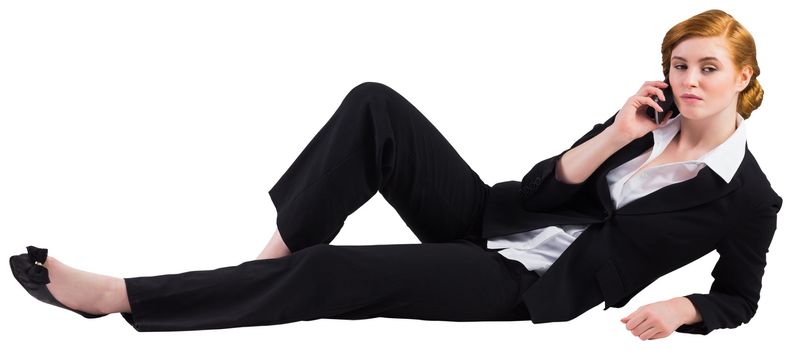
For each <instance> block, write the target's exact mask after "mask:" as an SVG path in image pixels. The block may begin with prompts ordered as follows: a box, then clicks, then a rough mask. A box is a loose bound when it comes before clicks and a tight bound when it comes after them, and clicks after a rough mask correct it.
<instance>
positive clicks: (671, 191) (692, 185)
mask: <svg viewBox="0 0 792 350" xmlns="http://www.w3.org/2000/svg"><path fill="white" fill-rule="evenodd" d="M653 146H654V135H653V134H652V133H651V132H649V133H647V134H646V135H644V136H643V137H641V138H638V139H636V140H634V141H633V142H631V143H630V144H628V145H627V146H625V147H623V148H622V149H621V150H619V151H618V152H616V153H615V154H614V155H613V156H611V157H610V158H608V160H606V161H605V163H604V164H603V165H602V166H601V167H600V170H599V173H598V175H597V178H596V179H597V180H596V190H597V196H598V197H599V200H600V203H601V204H602V206H603V208H607V210H608V212H612V211H614V210H615V207H614V206H613V200H612V198H611V194H610V189H609V188H608V180H607V178H606V175H607V174H608V172H609V171H611V170H612V169H614V168H616V167H617V166H619V165H621V164H624V163H625V162H627V161H629V160H631V159H633V158H635V157H637V156H639V155H641V154H642V153H643V152H645V151H646V150H647V149H649V148H651V147H653ZM747 154H748V152H746V155H747ZM739 172H740V170H739V169H738V170H737V173H739ZM737 175H738V174H735V175H734V177H733V178H732V181H731V182H730V183H726V182H725V181H723V179H722V178H721V177H720V176H719V175H718V174H716V173H715V172H714V171H713V170H712V169H711V168H710V167H708V166H705V167H704V168H702V169H701V170H700V171H699V172H698V174H697V175H696V176H695V177H694V178H692V179H688V180H685V181H682V182H678V183H675V184H671V185H668V186H665V187H663V188H661V189H659V190H657V191H654V192H652V193H649V194H647V195H646V196H643V197H641V198H638V199H636V200H634V201H632V202H630V203H628V204H626V205H625V206H623V207H621V208H620V209H618V211H619V214H624V215H637V214H649V213H657V212H667V211H677V210H682V209H685V208H689V207H692V206H695V205H699V204H703V203H707V202H710V201H712V200H715V199H717V198H720V197H722V196H725V195H727V194H728V193H730V192H732V191H734V190H736V189H738V188H739V187H740V186H741V185H742V181H741V180H740V177H739V176H737Z"/></svg>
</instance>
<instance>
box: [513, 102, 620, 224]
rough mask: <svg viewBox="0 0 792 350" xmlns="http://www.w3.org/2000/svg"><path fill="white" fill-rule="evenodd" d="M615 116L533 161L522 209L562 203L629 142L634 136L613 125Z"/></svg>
mask: <svg viewBox="0 0 792 350" xmlns="http://www.w3.org/2000/svg"><path fill="white" fill-rule="evenodd" d="M617 114H618V112H617ZM615 118H616V114H614V115H613V116H612V117H610V118H609V119H608V120H606V121H605V122H603V123H600V124H597V125H594V127H593V128H592V129H591V131H589V132H588V133H586V134H585V135H583V137H581V138H580V139H579V140H577V141H575V143H574V144H572V147H570V148H569V149H566V150H564V151H563V152H561V153H560V154H557V155H555V156H552V157H550V158H547V159H545V160H543V161H541V162H539V163H537V164H536V165H534V167H533V168H532V169H531V170H530V171H528V173H527V174H525V176H524V177H523V179H522V186H521V187H520V198H521V203H522V207H523V209H525V210H528V211H543V210H548V209H552V208H555V207H558V206H559V205H561V204H563V203H564V202H566V201H567V200H568V199H569V198H571V197H572V195H574V194H575V193H576V192H577V191H578V190H580V188H581V187H582V186H583V182H585V180H586V179H588V177H589V176H590V175H591V174H592V173H593V172H594V171H595V170H596V169H597V168H599V166H600V165H602V163H603V162H604V161H605V160H606V159H608V158H609V157H610V156H611V155H613V153H615V152H616V151H618V150H619V149H621V148H622V147H624V146H625V145H627V144H628V143H629V141H631V140H627V139H626V138H624V137H622V136H621V135H619V134H618V133H617V132H615V131H614V129H613V128H612V127H611V125H613V122H614V121H615Z"/></svg>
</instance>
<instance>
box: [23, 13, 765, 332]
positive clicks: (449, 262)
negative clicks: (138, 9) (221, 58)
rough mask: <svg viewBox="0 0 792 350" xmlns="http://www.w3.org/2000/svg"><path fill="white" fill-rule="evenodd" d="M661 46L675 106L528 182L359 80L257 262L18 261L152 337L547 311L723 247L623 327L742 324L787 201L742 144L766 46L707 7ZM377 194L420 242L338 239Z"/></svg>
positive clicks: (53, 293) (39, 290)
mask: <svg viewBox="0 0 792 350" xmlns="http://www.w3.org/2000/svg"><path fill="white" fill-rule="evenodd" d="M662 55H663V73H664V74H665V76H666V77H667V78H668V81H669V82H670V87H671V88H672V90H673V91H674V102H675V104H676V105H677V106H678V109H679V114H678V115H673V114H672V113H671V111H662V108H660V106H659V105H658V104H657V103H656V102H654V101H653V100H652V99H651V97H652V96H658V98H659V99H661V100H663V99H664V97H663V94H662V90H661V89H663V88H666V87H668V86H667V84H665V83H663V82H659V81H648V82H646V83H644V84H643V86H642V87H641V88H640V89H639V90H638V92H637V93H636V95H634V96H631V97H630V98H629V99H628V100H627V102H626V103H625V104H624V106H623V107H622V108H621V109H620V110H619V111H618V112H617V114H615V115H614V116H613V117H611V118H610V119H608V120H607V121H605V122H604V123H600V124H597V125H595V126H594V128H593V129H592V130H591V131H590V132H588V133H587V134H586V135H584V136H583V137H582V138H580V139H579V140H577V141H576V142H575V143H574V144H573V146H572V147H571V148H570V149H567V150H565V151H564V152H562V153H561V154H558V155H556V156H554V157H551V158H548V159H546V160H544V161H542V162H539V163H538V164H536V165H535V166H534V168H533V169H531V171H529V172H528V174H526V176H525V177H524V178H523V180H522V182H516V181H508V182H502V183H498V184H496V185H494V186H492V187H490V186H488V185H486V184H485V183H483V182H482V181H481V179H480V178H479V176H478V175H477V174H476V173H475V172H474V171H473V170H472V169H470V167H469V166H468V165H467V164H466V163H465V162H464V161H463V160H462V158H461V157H460V156H459V155H458V154H457V153H456V151H455V150H454V148H453V147H452V146H451V145H450V144H449V143H448V141H447V140H446V139H445V138H444V137H443V136H442V135H441V134H440V133H439V132H438V131H437V130H436V129H435V128H434V126H433V125H432V124H431V123H430V122H429V121H428V120H427V119H426V118H425V117H424V116H423V115H422V114H421V113H420V112H419V111H418V110H417V109H416V108H415V107H414V106H413V105H412V104H411V103H409V102H408V101H407V100H406V99H405V98H404V97H402V96H401V95H400V94H399V93H397V92H396V91H394V90H393V89H391V88H389V87H387V86H385V85H383V84H378V83H370V82H369V83H363V84H360V85H359V86H357V87H355V88H354V89H352V91H350V93H349V94H348V95H347V96H346V97H345V98H344V100H343V101H342V102H341V105H340V106H339V108H338V109H337V110H336V112H335V113H334V114H333V116H332V117H331V118H330V120H329V121H328V122H327V123H326V124H325V125H324V127H323V128H322V129H321V130H320V131H319V132H318V134H317V135H316V136H315V137H314V138H313V139H312V140H311V142H310V143H309V144H308V145H307V146H306V148H305V149H304V150H303V152H302V153H301V154H300V155H299V156H298V158H297V159H296V160H295V161H294V163H293V164H292V165H291V166H290V167H289V169H287V171H286V173H285V174H284V175H283V176H282V177H281V179H280V180H279V181H278V182H277V183H276V184H275V186H274V187H273V188H272V189H271V190H270V192H269V194H270V196H271V198H272V201H273V203H274V205H275V207H276V209H277V212H278V217H277V229H276V231H275V233H274V234H273V236H272V239H271V240H270V242H269V244H268V245H267V246H266V247H265V248H264V250H263V251H262V252H261V254H260V255H259V256H258V258H257V259H255V260H252V261H247V262H245V263H242V264H240V265H237V266H230V267H224V268H220V269H216V270H210V271H191V272H185V273H180V274H170V275H160V276H152V277H134V278H116V277H110V276H104V275H97V274H93V273H89V272H85V271H81V270H77V269H74V268H72V267H69V266H68V265H66V264H64V263H62V262H60V261H58V260H56V259H55V258H53V257H48V252H47V250H46V249H39V248H36V247H32V246H30V247H28V252H27V253H26V254H20V255H16V256H12V257H11V259H10V264H11V269H12V272H13V274H14V276H15V277H16V278H17V280H18V281H19V282H20V284H22V286H23V287H24V288H25V289H26V290H27V291H28V292H29V293H30V294H31V295H33V296H34V297H36V298H37V299H39V300H41V301H44V302H47V303H50V304H53V305H56V306H59V307H63V308H66V309H69V310H72V311H75V312H77V313H79V314H80V315H82V316H85V317H89V318H93V317H100V316H104V315H107V314H110V313H116V312H118V313H121V315H122V316H123V317H124V319H125V320H126V321H127V322H129V323H130V324H131V325H132V326H133V327H135V329H137V330H139V331H168V330H198V329H214V328H230V327H242V326H254V325H271V324H282V323H287V322H294V321H298V320H312V319H317V318H339V319H361V318H371V317H396V318H415V319H438V320H455V321H476V320H532V321H533V322H534V323H541V322H550V321H562V320H569V319H572V318H574V317H576V316H577V315H579V314H581V313H582V312H584V311H586V310H588V309H590V308H591V307H593V306H595V305H597V304H599V303H600V302H602V301H603V300H604V301H605V305H606V308H607V307H610V306H617V307H620V306H623V305H624V304H626V302H627V301H629V299H630V298H631V297H632V296H634V295H635V294H637V293H638V292H639V291H640V290H641V289H643V288H644V287H645V286H646V285H648V284H649V283H651V282H652V281H654V280H655V279H656V278H658V277H659V276H661V275H663V274H666V273H668V272H670V271H672V270H674V269H676V268H678V267H681V266H682V265H684V264H686V263H689V262H690V261H692V260H695V259H697V258H699V257H701V256H703V255H705V254H707V253H708V252H709V251H712V250H713V249H717V250H718V252H719V253H720V254H721V260H719V262H718V264H717V265H716V267H715V270H714V271H713V276H715V277H716V280H715V283H714V284H713V289H712V293H711V294H708V295H702V294H694V295H689V296H686V297H678V298H673V299H670V300H666V301H661V302H657V303H653V304H649V305H645V306H642V307H640V308H638V309H637V310H636V311H635V312H633V313H631V314H630V315H628V316H627V317H625V318H624V319H622V322H624V323H625V326H626V328H627V329H628V330H629V331H630V332H632V333H633V334H634V335H636V336H639V337H640V338H641V339H657V338H662V337H666V336H668V335H669V334H671V333H672V332H673V331H675V330H676V331H679V332H687V333H700V334H707V333H709V332H710V331H711V330H713V329H716V328H733V327H736V326H738V325H739V324H740V323H742V322H747V321H748V320H749V319H750V318H751V317H752V316H753V314H754V313H755V310H756V307H757V305H756V303H757V301H758V292H759V288H760V285H761V276H762V272H763V268H764V266H765V252H766V251H767V249H768V247H769V244H770V241H771V240H772V236H773V233H774V231H775V223H776V214H777V212H778V211H779V210H780V207H781V197H779V196H778V195H777V194H776V193H775V192H774V191H773V190H772V188H771V187H770V185H769V182H767V179H766V178H765V177H764V174H763V173H762V172H761V169H760V168H759V167H758V164H756V163H755V159H753V156H752V155H751V154H750V152H749V151H748V149H747V146H746V142H745V125H744V120H746V119H748V117H749V116H750V114H751V112H752V111H753V110H754V109H756V108H757V107H758V106H759V105H760V103H761V100H762V89H761V87H760V85H759V82H758V81H757V80H756V77H757V76H758V75H759V67H758V65H757V63H756V58H755V48H754V42H753V39H752V38H751V36H750V34H749V33H748V32H747V31H746V30H745V29H744V28H743V27H742V26H741V25H740V24H739V23H738V22H737V21H735V20H734V19H733V18H732V17H731V16H729V15H728V14H726V13H724V12H722V11H719V10H711V11H707V12H704V13H701V14H699V15H696V16H694V17H692V18H690V19H688V20H686V21H683V22H681V23H679V24H678V25H676V26H674V27H673V28H672V29H671V30H670V31H669V32H668V33H667V34H666V37H665V39H664V42H663V46H662ZM704 58H707V59H706V60H703V59H704ZM688 94H689V95H691V96H688ZM688 97H689V98H688ZM648 107H653V108H655V109H657V110H659V111H662V112H664V117H663V119H662V123H660V124H656V123H655V122H654V121H651V120H650V119H649V118H647V117H646V116H645V114H646V110H647V108H648ZM645 175H651V176H645ZM694 185H695V186H694ZM603 188H604V190H602V189H603ZM378 191H379V192H380V193H381V194H382V195H383V197H384V198H385V199H386V200H387V201H388V203H390V204H391V205H392V206H393V207H394V208H395V209H396V210H397V212H398V213H399V215H400V216H401V217H402V218H403V219H404V221H405V222H406V223H407V225H408V226H409V227H410V228H411V230H412V231H413V232H414V233H415V234H416V236H417V237H418V238H419V239H420V241H421V242H422V244H394V245H371V246H336V245H330V244H329V243H330V242H331V241H332V240H333V238H334V237H335V236H336V234H337V233H338V232H339V231H340V229H341V227H342V226H343V223H344V220H345V219H346V217H347V216H348V215H349V214H351V213H353V212H354V211H355V210H357V209H358V208H359V207H360V206H361V205H363V203H365V202H366V201H367V200H368V199H369V198H371V196H373V195H374V194H375V193H376V192H378ZM603 194H604V196H603ZM667 198H670V200H666V199H667ZM669 202H672V203H669ZM671 224H675V226H670V225H671ZM670 230H673V232H670ZM749 233H750V234H749Z"/></svg>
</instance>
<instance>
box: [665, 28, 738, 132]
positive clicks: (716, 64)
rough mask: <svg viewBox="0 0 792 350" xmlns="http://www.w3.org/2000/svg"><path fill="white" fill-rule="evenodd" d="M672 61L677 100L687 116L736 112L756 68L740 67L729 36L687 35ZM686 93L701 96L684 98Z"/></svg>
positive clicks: (702, 116)
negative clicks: (741, 93) (728, 46)
mask: <svg viewBox="0 0 792 350" xmlns="http://www.w3.org/2000/svg"><path fill="white" fill-rule="evenodd" d="M710 57H712V58H710ZM670 63H671V67H670V70H669V80H670V82H671V89H672V91H673V92H674V103H676V105H677V107H679V111H680V112H681V113H682V115H683V116H684V117H686V118H688V119H704V118H708V117H712V116H727V115H730V116H736V111H737V97H738V94H739V92H740V91H742V90H743V89H744V88H745V87H746V86H747V85H748V83H749V82H750V78H751V73H752V72H751V68H750V67H745V68H743V69H742V70H741V71H740V72H738V71H736V68H735V66H734V64H732V61H731V58H730V55H729V51H728V49H727V46H726V40H725V39H723V38H721V37H708V38H689V39H685V40H684V41H682V42H680V43H679V44H678V45H677V46H676V47H675V48H674V50H673V51H672V52H671V62H670ZM685 93H689V94H693V95H696V96H698V97H699V98H700V99H687V98H683V97H682V95H683V94H685Z"/></svg>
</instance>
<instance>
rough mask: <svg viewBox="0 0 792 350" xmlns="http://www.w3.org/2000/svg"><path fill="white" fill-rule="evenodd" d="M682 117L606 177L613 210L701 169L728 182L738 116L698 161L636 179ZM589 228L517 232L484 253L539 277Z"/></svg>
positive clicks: (739, 133)
mask: <svg viewBox="0 0 792 350" xmlns="http://www.w3.org/2000/svg"><path fill="white" fill-rule="evenodd" d="M680 115H681V114H677V116H676V117H675V118H672V119H669V120H667V121H666V122H665V123H664V124H662V125H661V126H659V127H658V128H656V129H654V130H652V134H653V137H654V146H653V147H652V149H651V153H650V150H646V152H644V153H643V154H641V155H639V156H637V157H635V158H633V159H632V160H630V161H627V162H625V163H624V164H622V165H620V166H618V167H616V168H614V169H612V170H611V171H609V172H608V174H607V176H606V177H607V181H608V187H609V189H610V195H611V200H612V201H613V205H614V208H615V209H616V210H618V209H619V208H621V207H623V206H624V205H626V204H628V203H630V202H632V201H634V200H636V199H638V198H641V197H643V196H645V195H647V194H649V193H652V192H654V191H657V190H659V189H660V188H662V187H664V186H668V185H671V184H674V183H677V182H682V181H685V180H689V179H692V178H694V177H696V175H697V174H698V172H699V170H701V169H702V168H704V167H705V166H709V167H710V168H711V169H712V170H713V171H714V172H715V173H716V174H718V176H720V177H721V178H722V179H723V180H724V181H725V182H727V183H728V182H730V181H731V179H732V177H733V176H734V173H735V172H737V168H738V167H739V166H740V163H741V162H742V159H743V156H744V154H745V145H746V133H745V124H744V123H743V121H745V119H744V118H743V117H742V116H741V115H739V114H738V117H737V129H736V130H735V131H734V132H733V133H732V135H731V136H729V138H728V139H726V141H724V142H723V143H721V144H720V145H718V146H717V147H715V148H714V149H712V150H711V151H709V152H707V153H706V154H704V155H702V156H701V157H699V159H696V160H690V161H683V162H675V163H669V164H661V165H657V166H653V167H651V168H646V169H642V170H641V172H640V173H639V174H638V175H637V176H634V175H636V172H637V171H638V169H640V168H641V166H643V165H644V164H647V163H649V162H651V161H652V160H654V159H655V158H657V157H658V156H659V155H660V154H661V153H663V150H665V148H666V147H667V146H668V144H669V143H671V140H673V139H674V137H675V136H676V134H677V133H678V132H679V128H680V123H681V120H682V118H679V117H680ZM553 176H554V175H553ZM587 227H588V225H585V224H584V225H557V226H548V227H543V228H538V229H535V230H531V231H526V232H517V233H513V234H508V235H504V236H499V237H495V238H492V239H489V240H487V248H491V249H500V250H498V253H500V254H501V255H503V256H505V257H506V258H509V259H512V260H516V261H519V262H520V263H522V264H523V265H524V266H525V268H527V269H528V270H533V271H535V272H536V273H537V274H539V275H540V276H541V275H543V274H544V273H545V272H546V271H547V269H548V268H549V267H550V265H552V264H553V262H555V261H556V259H558V257H559V256H561V253H563V252H564V250H565V249H566V248H567V247H569V245H570V244H572V242H573V241H574V240H575V239H576V238H577V237H578V236H579V235H580V233H581V232H583V231H585V230H586V228H587ZM501 248H502V249H501Z"/></svg>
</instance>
